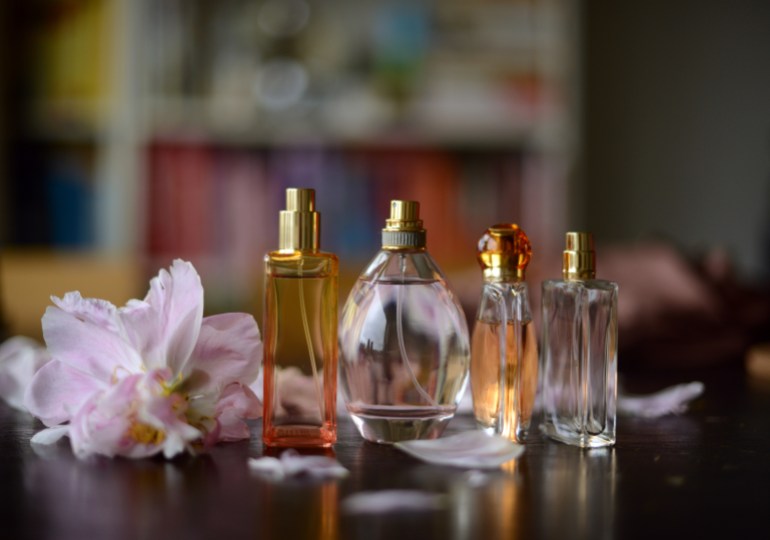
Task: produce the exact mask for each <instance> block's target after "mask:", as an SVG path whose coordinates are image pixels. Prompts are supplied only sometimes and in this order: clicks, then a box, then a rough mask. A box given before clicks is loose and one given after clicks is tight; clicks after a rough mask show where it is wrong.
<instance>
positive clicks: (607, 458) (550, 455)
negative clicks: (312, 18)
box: [0, 371, 770, 540]
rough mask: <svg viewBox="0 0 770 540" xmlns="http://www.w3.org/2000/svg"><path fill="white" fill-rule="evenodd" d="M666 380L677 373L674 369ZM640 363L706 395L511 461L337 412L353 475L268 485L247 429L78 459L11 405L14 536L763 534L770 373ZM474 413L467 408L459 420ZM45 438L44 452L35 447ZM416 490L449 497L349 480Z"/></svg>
mask: <svg viewBox="0 0 770 540" xmlns="http://www.w3.org/2000/svg"><path fill="white" fill-rule="evenodd" d="M666 377H668V379H671V380H667V378H666ZM666 377H661V376H657V377H656V378H655V380H654V381H653V380H644V379H641V378H639V377H635V378H634V379H633V380H634V386H633V388H634V389H635V390H637V391H649V390H652V389H654V388H660V387H661V386H662V385H664V384H669V383H672V382H684V381H687V380H691V379H693V378H699V379H701V380H704V381H705V382H706V393H705V394H704V396H703V397H702V398H701V399H699V400H698V401H697V402H696V403H695V404H694V406H693V408H692V410H691V411H690V412H688V413H687V414H685V415H682V416H672V417H667V418H663V419H658V420H640V419H625V418H622V419H621V420H620V421H619V428H618V443H617V445H616V447H615V448H614V449H611V450H580V449H577V448H572V447H568V446H564V445H561V444H558V443H552V442H548V441H544V440H543V439H542V438H541V437H540V436H539V435H535V436H534V437H533V438H532V439H533V440H532V441H531V442H530V443H529V444H528V446H527V450H526V452H525V453H524V455H523V457H521V458H520V459H518V460H517V461H515V462H510V463H508V464H507V465H506V466H504V468H503V469H502V470H500V471H495V472H492V473H477V472H476V473H474V472H470V471H466V470H461V469H453V468H448V467H440V466H433V465H426V464H423V463H421V462H418V461H416V460H414V459H412V458H411V457H409V456H407V455H405V454H402V453H401V452H399V451H398V450H396V449H394V448H392V447H388V446H380V445H376V444H371V443H366V442H363V441H362V440H361V438H360V437H359V436H358V434H357V432H356V431H355V428H354V427H353V425H352V423H351V422H350V421H349V420H348V419H341V421H340V426H339V443H338V444H337V445H336V446H335V449H334V450H335V452H336V456H337V458H338V459H339V461H340V462H341V463H342V464H343V465H345V466H346V467H347V468H348V469H349V470H350V473H351V474H350V476H349V477H348V478H346V479H345V480H342V481H336V482H335V481H332V482H313V481H308V480H292V481H289V482H284V483H272V482H270V481H267V480H264V479H262V478H260V477H259V476H256V475H254V474H252V473H250V471H249V470H248V468H247V458H248V457H256V456H260V455H262V452H263V449H262V445H261V442H260V440H259V424H258V423H257V424H255V425H254V426H253V435H254V438H253V439H252V441H250V442H242V443H231V444H223V445H219V446H217V447H216V448H214V449H213V450H212V451H211V452H209V453H207V454H205V455H200V456H197V457H185V458H181V459H177V460H174V461H171V462H168V461H165V460H163V459H151V460H144V461H128V460H122V459H119V460H108V459H97V460H93V461H86V462H83V461H78V460H77V459H76V458H74V457H73V455H72V453H71V451H70V450H69V447H68V445H67V444H66V443H65V444H61V445H58V446H56V447H53V448H49V449H47V450H46V451H45V452H44V453H36V451H35V450H33V448H32V447H31V446H30V444H29V437H30V436H31V435H32V434H33V433H34V432H35V431H36V430H37V429H39V427H40V425H39V424H38V423H37V422H35V421H33V420H32V419H31V418H29V417H27V416H26V415H24V414H22V413H19V412H16V411H13V410H11V409H9V408H8V407H6V406H5V405H4V404H0V425H2V430H1V431H0V486H2V505H0V513H2V525H1V526H2V528H0V531H2V533H0V536H2V537H3V538H57V539H70V538H73V539H75V538H77V539H92V538H111V539H112V538H148V539H152V538H213V537H216V538H286V539H293V538H319V539H327V538H366V539H368V540H373V539H380V538H382V539H386V538H399V539H403V538H421V539H429V538H442V539H465V538H468V539H476V538H637V537H646V536H655V537H666V538H673V537H683V538H684V537H686V538H702V537H713V536H715V535H717V534H727V535H729V537H737V535H739V534H749V535H751V537H758V536H760V535H762V536H765V537H766V536H767V534H768V530H769V529H770V517H768V515H770V514H768V510H770V387H763V386H761V385H757V384H755V383H753V382H752V381H749V380H747V379H746V377H745V375H744V374H743V373H742V372H740V371H719V372H709V373H700V374H691V373H688V374H682V373H677V374H673V375H668V376H666ZM470 427H472V421H471V419H470V418H469V417H466V416H460V417H457V418H455V419H454V420H453V421H452V423H451V424H450V428H449V431H450V432H456V431H460V430H462V429H468V428H470ZM38 452H39V451H38ZM383 489H419V490H424V491H430V492H435V493H439V494H441V495H442V496H443V497H442V501H443V502H444V505H443V507H442V508H440V509H433V510H423V511H411V512H399V513H389V514H379V515H372V514H369V515H362V514H348V513H346V512H345V510H344V505H343V504H342V501H344V499H345V498H346V497H347V496H348V495H350V494H351V493H354V492H358V491H371V490H383Z"/></svg>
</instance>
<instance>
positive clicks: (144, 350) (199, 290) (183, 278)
mask: <svg viewBox="0 0 770 540" xmlns="http://www.w3.org/2000/svg"><path fill="white" fill-rule="evenodd" d="M120 312H121V317H122V319H123V321H124V323H125V327H126V331H127V332H128V336H129V340H130V341H131V343H133V344H134V346H135V347H136V348H137V350H138V351H139V352H140V353H141V355H142V357H143V358H144V362H145V366H146V367H147V369H150V370H152V369H158V368H163V367H169V368H171V371H172V372H173V373H174V375H181V376H182V377H185V376H186V375H187V374H188V372H189V370H188V369H187V362H188V360H189V358H190V353H192V351H193V348H194V347H195V344H196V342H197V341H198V333H199V331H200V326H201V320H202V318H203V286H202V285H201V280H200V276H198V273H197V272H196V271H195V268H194V267H193V265H192V264H190V263H189V262H184V261H181V260H179V259H177V260H175V261H174V262H173V264H172V265H171V268H170V272H169V271H166V270H165V269H164V270H161V271H160V273H159V274H158V275H157V277H154V278H153V279H152V280H151V281H150V290H149V292H148V293H147V296H146V297H145V299H144V302H138V301H135V302H131V303H129V304H128V305H127V306H126V307H125V308H122V309H121V310H120Z"/></svg>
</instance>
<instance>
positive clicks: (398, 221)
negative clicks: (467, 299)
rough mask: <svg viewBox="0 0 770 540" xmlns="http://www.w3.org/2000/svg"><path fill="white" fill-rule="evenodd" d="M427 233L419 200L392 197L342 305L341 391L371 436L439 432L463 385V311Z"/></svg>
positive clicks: (388, 438)
mask: <svg viewBox="0 0 770 540" xmlns="http://www.w3.org/2000/svg"><path fill="white" fill-rule="evenodd" d="M425 236H426V235H425V229H423V226H422V221H421V220H420V219H419V204H418V203H417V202H415V201H392V202H391V207H390V219H388V220H387V221H386V227H385V229H383V231H382V249H381V250H380V251H379V252H378V253H377V255H375V257H374V259H373V260H372V261H371V262H370V263H369V265H368V266H367V268H366V269H365V270H364V272H363V273H362V274H361V276H360V277H359V278H358V281H357V282H356V284H355V286H354V287H353V290H351V292H350V295H349V296H348V299H347V302H346V303H345V306H344V308H343V310H342V318H341V321H340V358H341V362H340V366H339V368H340V380H341V382H342V389H343V395H344V397H345V401H346V404H347V408H348V411H349V412H350V415H351V417H352V418H353V422H354V423H355V425H356V427H357V428H358V430H359V431H360V432H361V435H362V436H363V437H364V438H365V439H367V440H369V441H374V442H379V443H393V442H398V441H402V440H410V439H431V438H436V437H438V436H439V435H441V433H442V431H443V430H444V428H445V427H446V424H447V423H448V422H449V420H450V419H451V418H452V417H453V416H454V413H455V411H456V409H457V403H458V401H459V400H460V397H461V396H462V393H463V390H464V389H465V385H466V383H467V379H468V367H469V362H470V346H469V340H468V328H467V324H466V321H465V316H464V314H463V311H462V309H461V308H460V305H459V303H458V301H457V300H456V298H455V296H454V295H453V294H452V292H451V291H450V290H449V288H448V286H447V283H446V279H445V277H444V275H443V274H442V272H441V270H440V269H439V267H438V265H437V264H436V263H435V261H434V260H433V258H432V257H431V256H430V255H429V254H428V252H427V250H426V248H425Z"/></svg>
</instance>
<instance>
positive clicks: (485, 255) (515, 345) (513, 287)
mask: <svg viewBox="0 0 770 540" xmlns="http://www.w3.org/2000/svg"><path fill="white" fill-rule="evenodd" d="M531 256H532V248H531V245H530V243H529V239H528V238H527V235H526V234H524V231H523V230H521V228H520V227H519V226H518V225H515V224H499V225H494V226H492V227H490V228H489V229H487V230H486V232H485V233H484V235H483V236H482V237H481V239H479V245H478V260H479V264H480V265H481V268H482V270H483V272H484V286H483V288H482V292H481V301H480V303H479V311H478V314H477V316H476V323H475V325H474V327H473V338H472V342H471V391H472V393H473V412H474V415H475V417H476V422H477V423H478V424H479V426H480V427H481V428H482V429H484V430H486V431H488V432H490V433H497V434H499V435H503V436H505V437H508V438H509V439H511V440H514V441H518V442H524V439H525V438H526V437H527V434H528V430H529V425H530V420H531V418H532V409H533V407H534V404H535V393H536V391H537V362H538V355H537V335H536V332H535V326H534V324H533V323H532V312H531V310H530V305H529V290H528V288H527V284H526V283H525V281H524V274H525V271H526V269H527V265H528V264H529V260H530V258H531Z"/></svg>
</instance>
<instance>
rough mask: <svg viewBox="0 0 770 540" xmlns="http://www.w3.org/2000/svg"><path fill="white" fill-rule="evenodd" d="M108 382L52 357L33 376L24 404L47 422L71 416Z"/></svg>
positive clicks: (67, 418) (59, 422)
mask: <svg viewBox="0 0 770 540" xmlns="http://www.w3.org/2000/svg"><path fill="white" fill-rule="evenodd" d="M106 387H107V383H105V382H103V381H101V380H100V379H97V378H95V377H93V376H90V375H88V374H87V373H83V372H82V371H78V370H76V369H73V368H72V367H70V366H68V365H67V364H65V363H63V362H60V361H59V360H51V361H50V362H48V363H47V364H45V365H44V366H43V367H42V368H40V370H38V372H37V373H35V376H34V377H33V378H32V382H31V383H30V385H29V387H28V388H27V391H26V393H25V395H24V405H25V407H26V408H27V410H28V411H29V412H31V413H32V414H34V415H35V416H37V417H38V418H39V419H40V420H42V422H43V423H44V424H45V425H47V426H55V425H57V424H61V423H62V422H66V421H68V420H70V419H71V417H72V415H73V414H74V413H76V412H77V411H78V410H79V409H80V408H81V407H82V406H83V404H84V403H85V402H86V401H87V400H88V399H89V398H90V397H91V395H93V394H94V392H99V391H101V390H103V389H104V388H106Z"/></svg>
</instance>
